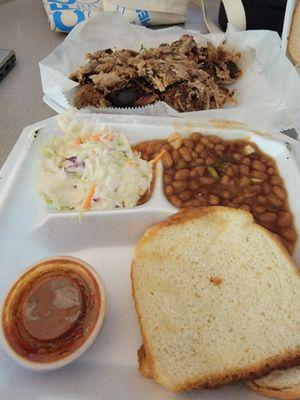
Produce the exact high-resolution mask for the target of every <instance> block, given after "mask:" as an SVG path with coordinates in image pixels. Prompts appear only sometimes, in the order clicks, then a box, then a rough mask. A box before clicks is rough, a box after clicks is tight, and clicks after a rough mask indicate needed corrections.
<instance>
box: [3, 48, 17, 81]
mask: <svg viewBox="0 0 300 400" xmlns="http://www.w3.org/2000/svg"><path fill="white" fill-rule="evenodd" d="M15 63H16V55H15V52H14V51H12V50H8V49H0V81H1V79H3V78H4V77H5V75H6V74H7V73H8V72H9V71H10V70H11V69H12V67H13V66H14V65H15Z"/></svg>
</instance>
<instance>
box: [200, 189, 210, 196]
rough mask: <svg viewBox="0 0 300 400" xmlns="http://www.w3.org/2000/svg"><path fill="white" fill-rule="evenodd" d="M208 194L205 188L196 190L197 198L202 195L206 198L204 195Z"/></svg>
mask: <svg viewBox="0 0 300 400" xmlns="http://www.w3.org/2000/svg"><path fill="white" fill-rule="evenodd" d="M208 192H209V190H208V188H207V187H201V188H200V189H199V190H198V196H202V195H204V196H206V195H208Z"/></svg>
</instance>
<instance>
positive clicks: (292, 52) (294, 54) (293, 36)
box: [287, 0, 300, 64]
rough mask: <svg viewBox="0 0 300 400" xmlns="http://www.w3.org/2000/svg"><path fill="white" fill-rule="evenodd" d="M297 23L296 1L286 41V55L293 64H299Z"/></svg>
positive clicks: (299, 4)
mask: <svg viewBox="0 0 300 400" xmlns="http://www.w3.org/2000/svg"><path fill="white" fill-rule="evenodd" d="M299 21H300V1H299V0H298V1H297V2H296V5H295V9H294V13H293V18H292V23H291V29H290V32H289V40H288V46H287V47H288V53H289V56H290V58H291V59H292V61H293V63H294V64H299V63H300V52H299V49H300V48H298V50H297V44H298V41H299V35H300V30H299Z"/></svg>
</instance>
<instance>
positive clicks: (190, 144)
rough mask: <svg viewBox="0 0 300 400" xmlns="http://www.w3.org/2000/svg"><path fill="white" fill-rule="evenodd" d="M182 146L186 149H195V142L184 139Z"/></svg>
mask: <svg viewBox="0 0 300 400" xmlns="http://www.w3.org/2000/svg"><path fill="white" fill-rule="evenodd" d="M182 144H183V145H184V146H185V147H188V148H189V149H193V148H194V143H193V141H192V140H190V139H183V141H182Z"/></svg>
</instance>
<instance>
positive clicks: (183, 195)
mask: <svg viewBox="0 0 300 400" xmlns="http://www.w3.org/2000/svg"><path fill="white" fill-rule="evenodd" d="M178 197H179V198H180V200H182V201H188V200H190V198H191V197H192V194H191V192H190V191H188V190H185V191H184V192H181V193H179V195H178Z"/></svg>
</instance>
